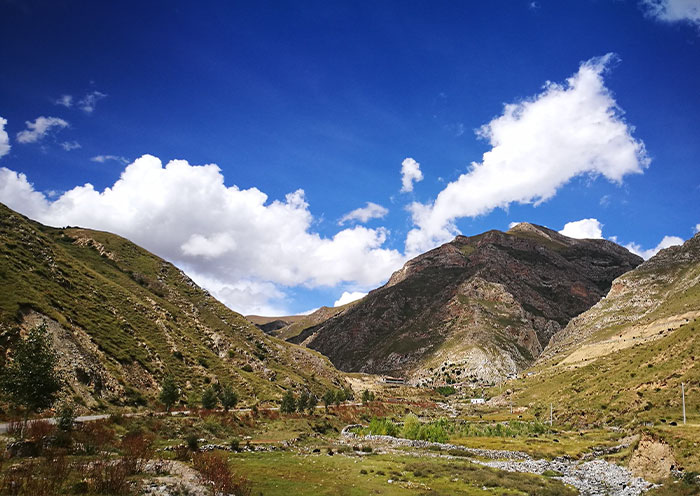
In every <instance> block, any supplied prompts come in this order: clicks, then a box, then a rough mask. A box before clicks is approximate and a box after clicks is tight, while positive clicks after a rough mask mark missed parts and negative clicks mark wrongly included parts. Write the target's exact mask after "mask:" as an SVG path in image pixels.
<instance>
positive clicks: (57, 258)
mask: <svg viewBox="0 0 700 496" xmlns="http://www.w3.org/2000/svg"><path fill="white" fill-rule="evenodd" d="M41 321H46V322H47V324H48V326H49V329H50V331H51V333H52V336H53V342H54V346H55V348H56V350H57V352H58V354H59V362H60V369H61V372H62V375H63V377H64V378H65V379H66V380H67V381H68V383H69V384H70V391H69V393H70V394H71V395H72V396H74V397H75V398H76V399H77V398H79V399H80V402H82V403H85V404H86V405H87V406H89V407H90V408H96V407H99V406H105V405H106V404H107V403H113V404H139V403H143V402H145V401H148V400H149V398H153V397H154V396H155V395H156V393H157V391H158V384H159V382H160V381H161V380H162V378H163V377H164V375H166V374H172V375H173V376H174V377H175V379H176V381H177V382H178V383H179V384H180V385H182V386H183V387H184V388H185V393H186V394H187V393H191V392H193V393H196V392H198V391H201V389H202V388H203V387H204V386H205V384H208V383H212V382H216V381H221V382H229V383H230V384H231V385H232V386H233V387H234V388H235V389H236V391H237V392H238V393H239V395H240V396H241V397H242V399H244V400H246V401H254V400H268V399H275V398H278V397H280V396H281V395H282V394H283V393H284V391H285V389H290V388H293V389H299V388H300V387H302V386H303V387H308V388H309V389H311V390H313V391H316V392H318V393H321V392H322V391H323V390H325V389H327V388H328V387H341V386H343V385H345V383H344V379H343V378H342V377H341V376H340V374H339V373H338V372H337V370H335V369H334V368H333V366H332V365H331V364H330V362H329V361H328V360H327V359H326V358H325V357H323V356H321V355H319V354H318V353H316V352H314V351H312V350H309V349H306V348H302V347H300V346H296V345H293V344H290V343H286V342H284V341H281V340H278V339H275V338H271V337H269V336H267V335H266V334H265V333H263V332H262V331H260V330H259V329H257V328H256V327H255V326H254V325H253V324H251V323H250V322H249V321H247V320H246V319H245V318H243V317H242V316H241V315H239V314H237V313H236V312H233V311H232V310H230V309H229V308H227V307H226V306H224V305H223V304H222V303H220V302H219V301H217V300H216V299H215V298H213V297H212V296H211V295H210V294H209V293H208V292H207V291H205V290H203V289H202V288H200V287H198V286H197V285H196V284H195V283H194V282H193V281H192V280H191V279H190V278H189V277H187V276H186V275H185V274H184V273H183V272H182V271H180V270H179V269H177V268H176V267H175V266H173V265H172V264H170V263H168V262H166V261H165V260H163V259H161V258H159V257H157V256H155V255H153V254H152V253H149V252H148V251H146V250H144V249H143V248H140V247H139V246H136V245H135V244H133V243H131V242H130V241H128V240H126V239H124V238H121V237H119V236H116V235H114V234H110V233H106V232H100V231H93V230H89V229H81V228H77V227H66V228H63V229H56V228H51V227H46V226H43V225H41V224H39V223H37V222H33V221H31V220H29V219H27V218H26V217H24V216H22V215H20V214H18V213H16V212H14V211H12V210H10V209H9V208H7V207H6V206H4V205H2V204H0V360H1V359H3V358H4V357H5V355H6V351H7V349H8V348H10V347H11V346H12V343H13V342H14V340H16V339H17V337H18V336H19V334H20V333H21V332H23V331H25V330H26V329H27V328H29V327H31V326H34V325H36V324H37V323H39V322H41Z"/></svg>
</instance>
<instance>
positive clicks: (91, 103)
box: [78, 91, 107, 114]
mask: <svg viewBox="0 0 700 496" xmlns="http://www.w3.org/2000/svg"><path fill="white" fill-rule="evenodd" d="M106 97H107V95H106V94H105V93H102V92H101V91H92V92H90V93H88V94H87V95H85V96H84V97H83V98H81V99H80V101H79V102H78V107H80V110H82V111H83V112H85V113H86V114H91V113H92V112H94V111H95V107H96V106H97V102H99V101H100V100H102V99H103V98H106Z"/></svg>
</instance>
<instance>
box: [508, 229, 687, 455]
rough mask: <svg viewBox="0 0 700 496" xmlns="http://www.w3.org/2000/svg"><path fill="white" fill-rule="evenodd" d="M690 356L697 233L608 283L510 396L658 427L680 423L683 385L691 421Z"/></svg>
mask: <svg viewBox="0 0 700 496" xmlns="http://www.w3.org/2000/svg"><path fill="white" fill-rule="evenodd" d="M698 357H700V234H696V235H695V236H694V237H693V238H691V239H690V240H688V241H686V242H685V243H684V244H683V245H682V246H674V247H671V248H667V249H665V250H662V251H660V252H659V253H658V254H657V255H655V256H654V257H652V258H650V259H649V260H647V261H646V262H644V263H643V264H642V265H640V266H639V267H637V268H636V269H634V270H632V271H630V272H628V273H626V274H624V275H622V276H620V277H619V278H618V279H616V280H615V281H614V282H613V284H612V288H611V289H610V292H609V293H608V295H607V296H606V297H605V298H604V299H602V300H601V301H600V302H598V303H597V304H596V305H595V306H593V307H592V308H591V309H590V310H588V311H587V312H585V313H583V314H581V315H579V316H578V317H576V318H575V319H573V320H572V321H571V322H569V324H568V325H567V326H566V328H565V329H564V330H563V331H562V332H560V333H559V334H557V335H556V336H555V337H554V338H553V339H552V342H551V343H550V345H549V346H548V347H547V348H546V349H545V351H544V353H543V354H542V356H541V358H540V360H539V361H538V362H537V364H536V365H535V367H534V368H533V369H532V373H533V375H532V376H531V377H529V378H527V379H525V380H523V381H522V382H520V383H518V384H515V385H514V389H515V393H514V394H515V397H516V401H517V402H518V403H520V404H527V405H530V406H533V407H536V405H540V406H542V405H547V406H548V404H549V403H550V402H554V404H555V405H556V408H557V409H558V410H559V411H560V416H561V417H565V418H567V419H569V420H571V421H574V422H580V423H614V424H627V423H632V424H641V423H648V424H657V425H658V423H659V422H666V421H667V420H668V421H669V422H670V421H671V420H675V421H680V420H681V419H682V411H681V409H682V405H681V400H682V397H681V383H684V387H685V393H686V403H687V404H686V411H687V415H688V418H689V419H691V418H692V419H693V420H692V422H694V423H697V421H698V419H699V418H700V398H699V396H698V387H699V386H698V384H700V369H699V368H698V367H697V360H698ZM662 419H663V421H662ZM689 421H690V420H689ZM686 448H687V449H689V450H691V451H692V452H693V453H694V456H697V448H696V447H692V446H687V447H686ZM682 449H685V448H682ZM682 449H681V452H682Z"/></svg>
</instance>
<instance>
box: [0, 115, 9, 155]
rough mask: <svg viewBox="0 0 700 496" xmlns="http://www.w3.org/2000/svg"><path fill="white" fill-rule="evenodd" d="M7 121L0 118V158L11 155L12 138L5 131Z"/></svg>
mask: <svg viewBox="0 0 700 496" xmlns="http://www.w3.org/2000/svg"><path fill="white" fill-rule="evenodd" d="M6 125H7V119H3V118H2V117H0V158H2V157H3V156H5V155H7V154H8V153H10V137H9V136H8V135H7V131H5V126H6Z"/></svg>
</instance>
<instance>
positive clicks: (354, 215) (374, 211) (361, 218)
mask: <svg viewBox="0 0 700 496" xmlns="http://www.w3.org/2000/svg"><path fill="white" fill-rule="evenodd" d="M388 213H389V210H388V209H387V208H385V207H382V206H381V205H377V204H376V203H372V202H367V205H366V206H364V207H361V208H356V209H355V210H353V211H352V212H348V213H347V214H345V215H343V217H342V218H341V219H340V220H339V221H338V225H340V226H342V225H343V224H345V223H347V222H352V221H357V222H367V221H368V220H370V219H381V218H383V217H384V216H385V215H386V214H388Z"/></svg>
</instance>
